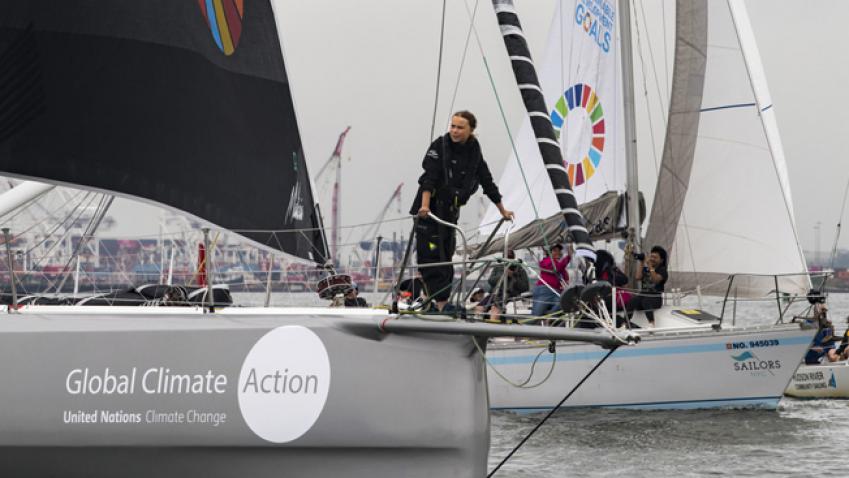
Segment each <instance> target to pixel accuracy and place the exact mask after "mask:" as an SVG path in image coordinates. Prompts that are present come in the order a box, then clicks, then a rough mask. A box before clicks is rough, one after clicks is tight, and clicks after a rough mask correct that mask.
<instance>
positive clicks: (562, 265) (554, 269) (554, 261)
mask: <svg viewBox="0 0 849 478" xmlns="http://www.w3.org/2000/svg"><path fill="white" fill-rule="evenodd" d="M571 259H572V256H570V255H567V256H565V257H564V256H563V246H562V245H560V244H555V245H553V246H551V253H550V254H548V255H546V256H545V257H543V258H542V260H541V261H539V280H538V281H537V283H536V286H534V291H533V298H534V305H533V307H532V309H531V315H533V316H534V317H539V316H541V315H547V314H550V313H552V312H557V311H558V310H560V294H561V293H562V292H563V287H564V285H565V284H566V283H567V282H569V273H567V272H566V266H568V265H569V261H570V260H571Z"/></svg>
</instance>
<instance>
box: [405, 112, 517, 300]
mask: <svg viewBox="0 0 849 478" xmlns="http://www.w3.org/2000/svg"><path fill="white" fill-rule="evenodd" d="M475 127H477V119H476V118H475V115H473V114H472V113H470V112H469V111H458V112H456V113H454V115H453V116H452V117H451V127H450V128H449V130H448V133H446V134H445V135H443V136H440V137H439V138H437V139H436V140H435V141H434V142H433V143H431V145H430V147H429V148H428V150H427V153H426V154H425V157H424V160H423V161H422V168H423V169H424V172H423V173H422V175H421V176H420V177H419V190H418V192H417V193H416V199H415V201H413V206H412V208H411V209H410V214H416V215H418V216H419V221H418V224H417V226H416V254H417V256H418V262H419V265H426V264H434V263H443V262H450V261H451V259H452V257H453V256H454V249H455V246H456V243H455V240H454V230H453V229H451V228H449V227H447V226H443V225H442V224H439V223H437V222H436V221H434V220H433V219H431V218H430V217H428V214H429V213H431V212H432V213H433V214H434V215H435V216H437V217H438V218H440V219H442V220H443V221H447V222H450V223H452V224H457V220H458V219H459V217H460V207H462V206H463V205H465V204H466V202H467V201H468V200H469V198H470V197H471V196H472V194H474V193H475V191H477V189H478V187H479V186H480V187H482V188H483V192H484V194H486V196H487V197H488V198H489V199H490V200H491V201H492V202H493V203H495V205H496V206H497V207H498V211H499V212H500V213H501V216H502V217H503V218H504V219H512V218H513V212H512V211H509V210H507V209H505V208H504V205H503V204H501V193H499V191H498V186H496V184H495V182H494V181H493V180H492V173H490V172H489V166H487V164H486V161H484V159H483V154H482V153H481V147H480V143H479V142H478V140H477V138H475V136H474V134H473V133H474V131H475ZM420 270H421V272H422V279H423V280H424V283H425V290H426V293H427V294H428V295H429V297H430V299H431V300H432V301H433V303H434V305H435V306H436V310H437V311H440V312H441V311H442V310H443V307H445V304H447V303H448V298H449V297H450V295H451V282H452V280H453V279H454V267H453V266H452V265H451V264H443V265H439V266H433V267H422V268H421V269H420Z"/></svg>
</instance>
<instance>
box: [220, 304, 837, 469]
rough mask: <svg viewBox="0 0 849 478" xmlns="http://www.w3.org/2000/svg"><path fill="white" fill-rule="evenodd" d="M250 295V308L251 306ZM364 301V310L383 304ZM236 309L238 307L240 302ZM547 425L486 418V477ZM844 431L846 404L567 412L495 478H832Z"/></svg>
mask: <svg viewBox="0 0 849 478" xmlns="http://www.w3.org/2000/svg"><path fill="white" fill-rule="evenodd" d="M237 295H238V294H237ZM251 295H252V296H253V297H251V299H253V300H252V301H253V302H254V303H255V302H256V300H257V298H258V297H257V295H255V294H251ZM309 295H310V294H275V296H274V305H283V304H284V303H285V304H292V305H307V303H306V302H305V301H310V304H315V302H311V301H312V299H311V298H308V297H306V296H309ZM363 296H364V297H366V298H367V300H368V301H369V302H370V303H374V302H379V301H380V300H381V299H382V297H383V295H382V294H377V295H374V294H363ZM237 301H238V302H241V300H240V299H239V298H238V297H237ZM695 301H696V299H695V298H691V299H689V302H687V303H688V304H689V305H693V306H695V305H696V304H695ZM702 305H703V307H704V308H705V309H706V310H709V311H712V312H716V313H718V312H719V308H720V307H721V304H719V303H717V302H716V300H715V299H713V301H710V300H707V299H705V301H704V302H703V304H702ZM828 305H829V317H830V318H831V320H832V322H833V323H834V325H835V329H836V330H837V332H838V333H842V331H843V330H844V329H845V328H846V326H847V322H846V318H847V315H849V294H832V295H831V296H830V297H829V300H828ZM729 307H730V306H729ZM799 307H802V305H801V304H800V306H799ZM730 310H731V309H726V317H727V318H730V313H731V312H730ZM777 310H778V307H777V305H776V302H775V301H762V302H755V303H741V304H739V305H738V307H737V309H736V318H735V320H736V323H737V324H738V325H743V324H747V325H748V324H752V325H754V324H763V323H772V322H774V321H775V319H776V317H777ZM791 310H795V309H791ZM567 392H568V390H564V395H565V394H566V393H567ZM544 416H545V414H516V413H510V412H494V413H492V414H491V421H492V433H491V445H490V458H489V465H490V466H489V469H493V468H494V467H495V466H496V465H497V464H498V463H499V462H500V461H501V460H502V458H504V457H505V456H506V455H507V454H508V453H509V452H510V450H512V449H513V447H515V446H516V445H517V444H518V443H519V442H520V441H521V440H522V439H523V438H524V437H525V436H526V435H527V434H528V433H529V432H530V431H531V430H532V429H533V428H534V427H535V426H536V425H537V424H538V423H539V421H540V420H542V418H543V417H544ZM847 425H849V401H845V400H799V399H793V398H789V397H785V398H784V399H782V400H781V403H780V405H779V408H778V410H734V409H728V410H726V409H717V410H652V411H643V410H612V409H564V410H562V411H560V412H558V413H556V414H554V416H552V417H551V418H550V419H549V420H548V421H547V422H546V423H545V424H544V425H543V426H542V427H541V428H540V429H539V430H538V431H537V432H536V433H535V434H534V435H533V436H532V437H531V438H530V439H529V440H528V441H527V442H526V443H525V444H524V446H523V447H522V448H521V449H520V450H519V451H518V452H517V453H516V454H515V455H514V456H513V457H512V458H511V459H510V460H509V461H508V462H507V463H506V464H505V465H504V466H503V467H502V468H501V469H500V470H499V471H498V473H496V474H495V476H496V477H505V478H508V477H515V478H519V477H522V478H524V477H528V478H530V477H574V476H586V477H608V476H617V477H640V476H645V477H657V476H676V477H679V476H681V477H702V476H711V477H713V476H788V477H796V476H815V475H826V476H836V475H840V474H842V473H843V472H844V470H845V461H844V458H843V455H842V450H843V449H844V448H845V447H849V426H847Z"/></svg>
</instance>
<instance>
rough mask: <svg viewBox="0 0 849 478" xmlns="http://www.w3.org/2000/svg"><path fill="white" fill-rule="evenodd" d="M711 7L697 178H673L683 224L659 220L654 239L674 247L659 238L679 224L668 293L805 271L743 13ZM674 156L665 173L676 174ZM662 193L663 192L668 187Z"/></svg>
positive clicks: (762, 281)
mask: <svg viewBox="0 0 849 478" xmlns="http://www.w3.org/2000/svg"><path fill="white" fill-rule="evenodd" d="M706 4H707V10H708V23H707V25H708V31H707V55H706V56H707V64H706V67H705V71H704V90H703V96H702V101H701V110H700V112H701V114H700V115H699V120H698V122H697V135H696V138H695V148H694V150H695V151H694V156H693V161H692V170H691V171H690V174H689V175H687V174H686V173H684V172H683V171H681V170H680V169H679V171H677V172H678V173H681V174H676V171H674V170H673V171H672V174H671V176H673V177H675V178H677V180H679V181H682V182H683V183H684V185H685V186H684V188H685V189H684V191H685V194H684V196H683V198H679V199H678V200H679V201H680V200H682V199H683V207H682V208H681V213H680V217H666V218H664V219H662V220H661V219H660V218H659V217H658V216H659V215H657V214H655V213H654V212H657V211H654V212H653V214H652V224H651V225H650V227H649V231H648V238H649V241H653V240H657V239H658V238H661V237H667V238H670V237H669V235H668V234H667V235H665V236H664V235H663V234H658V233H657V229H658V228H659V227H662V226H663V224H661V222H666V224H665V225H666V226H670V225H671V224H674V221H676V220H677V227H676V228H675V232H674V235H673V236H672V237H671V238H670V239H671V241H670V243H671V247H670V248H669V249H670V251H669V252H670V284H668V285H667V287H670V286H672V287H681V288H684V289H692V288H694V287H695V286H696V285H700V286H701V287H702V288H703V290H705V289H707V290H708V292H718V293H724V292H725V291H726V289H727V286H728V284H727V282H724V281H723V279H724V278H725V277H727V276H728V275H729V274H734V273H743V274H763V275H772V274H794V273H805V272H806V270H807V269H806V264H805V260H804V257H803V255H802V252H801V249H800V247H799V243H798V239H797V235H796V229H795V221H794V218H793V209H792V202H791V197H790V189H789V181H788V178H787V168H786V165H785V162H784V153H783V150H782V147H781V142H780V140H779V136H778V129H777V125H776V121H775V116H774V110H773V105H772V101H771V99H770V95H769V90H768V88H767V85H766V78H765V75H764V73H763V68H762V66H761V63H760V57H759V55H758V51H757V47H756V45H755V41H754V36H753V34H752V31H751V25H750V24H749V20H748V15H747V14H746V10H745V6H744V5H743V3H742V2H741V1H739V2H738V1H735V0H731V1H729V2H727V3H726V2H720V1H710V2H706ZM673 94H674V93H673ZM670 117H671V118H672V114H671V115H670ZM668 147H669V144H668V142H667V148H668ZM667 156H669V155H667V154H665V155H664V168H668V167H669V166H668V165H667V160H668V157H667ZM669 159H672V158H669ZM664 168H662V169H664ZM662 176H663V173H661V178H662ZM687 181H688V182H689V184H688V185H687ZM658 187H659V188H663V187H664V183H663V181H661V182H660V183H659V186H658ZM658 196H660V193H658ZM664 207H665V208H667V210H669V209H670V205H669V204H668V203H666V204H664V203H663V202H661V201H656V202H655V205H654V208H655V209H657V208H664ZM661 211H662V210H661ZM669 221H672V222H669ZM646 245H647V246H651V245H652V244H646ZM660 245H663V246H668V245H669V244H660ZM779 282H780V284H779V288H780V290H781V291H783V292H791V293H798V292H804V291H805V290H806V289H807V288H809V287H810V282H809V280H808V279H807V277H806V276H801V275H800V276H795V277H783V278H781V279H780V281H779ZM775 286H776V282H775V279H774V278H773V277H763V278H751V277H745V278H744V277H739V278H735V282H734V284H733V286H732V287H733V290H732V292H733V293H736V294H738V295H741V296H743V295H745V296H758V295H763V294H765V293H768V292H769V291H770V290H773V289H775Z"/></svg>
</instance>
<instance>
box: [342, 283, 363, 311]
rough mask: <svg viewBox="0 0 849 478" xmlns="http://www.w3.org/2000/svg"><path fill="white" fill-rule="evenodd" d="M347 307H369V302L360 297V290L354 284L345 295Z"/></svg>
mask: <svg viewBox="0 0 849 478" xmlns="http://www.w3.org/2000/svg"><path fill="white" fill-rule="evenodd" d="M345 307H368V302H366V300H365V299H363V298H362V297H360V288H359V287H358V286H357V284H354V285H353V286H352V287H351V288H350V289H348V292H346V293H345Z"/></svg>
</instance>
